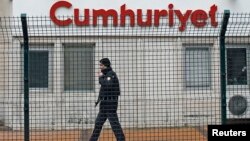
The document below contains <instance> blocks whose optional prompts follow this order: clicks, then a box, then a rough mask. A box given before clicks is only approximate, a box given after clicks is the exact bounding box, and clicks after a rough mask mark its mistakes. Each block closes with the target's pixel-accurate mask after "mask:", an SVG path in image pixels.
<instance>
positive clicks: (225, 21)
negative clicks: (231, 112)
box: [220, 10, 230, 124]
mask: <svg viewBox="0 0 250 141" xmlns="http://www.w3.org/2000/svg"><path fill="white" fill-rule="evenodd" d="M229 16H230V11H229V10H225V11H224V15H223V20H222V26H221V30H220V79H221V123H222V124H226V122H227V111H226V109H227V103H226V55H225V52H226V48H225V34H226V30H227V25H228V19H229Z"/></svg>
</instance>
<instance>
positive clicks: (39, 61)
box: [29, 50, 49, 88]
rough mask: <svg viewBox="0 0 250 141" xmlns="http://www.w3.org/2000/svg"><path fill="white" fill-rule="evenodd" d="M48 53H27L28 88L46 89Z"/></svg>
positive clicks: (31, 51) (42, 51) (45, 51)
mask: <svg viewBox="0 0 250 141" xmlns="http://www.w3.org/2000/svg"><path fill="white" fill-rule="evenodd" d="M48 70H49V51H47V50H30V51H29V86H30V88H48V85H49V72H48Z"/></svg>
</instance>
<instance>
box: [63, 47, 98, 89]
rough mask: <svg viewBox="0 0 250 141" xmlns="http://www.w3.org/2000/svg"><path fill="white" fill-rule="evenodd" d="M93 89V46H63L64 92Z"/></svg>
mask: <svg viewBox="0 0 250 141" xmlns="http://www.w3.org/2000/svg"><path fill="white" fill-rule="evenodd" d="M93 89H94V44H93V43H85V44H65V47H64V90H66V91H68V90H93Z"/></svg>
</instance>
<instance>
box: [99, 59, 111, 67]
mask: <svg viewBox="0 0 250 141" xmlns="http://www.w3.org/2000/svg"><path fill="white" fill-rule="evenodd" d="M100 63H101V64H103V65H104V66H107V67H109V66H110V65H111V63H110V60H109V59H108V58H102V59H101V60H100Z"/></svg>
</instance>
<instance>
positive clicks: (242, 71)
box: [226, 45, 249, 86]
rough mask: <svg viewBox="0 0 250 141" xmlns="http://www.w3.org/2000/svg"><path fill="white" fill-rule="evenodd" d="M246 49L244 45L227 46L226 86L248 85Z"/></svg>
mask: <svg viewBox="0 0 250 141" xmlns="http://www.w3.org/2000/svg"><path fill="white" fill-rule="evenodd" d="M248 54H249V53H248V49H247V46H246V45H228V46H227V53H226V55H227V57H226V61H227V63H226V65H227V85H229V86H236V85H242V86H244V85H245V86H247V85H248V72H247V71H248V70H247V62H248V59H247V58H248V57H247V56H248Z"/></svg>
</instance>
